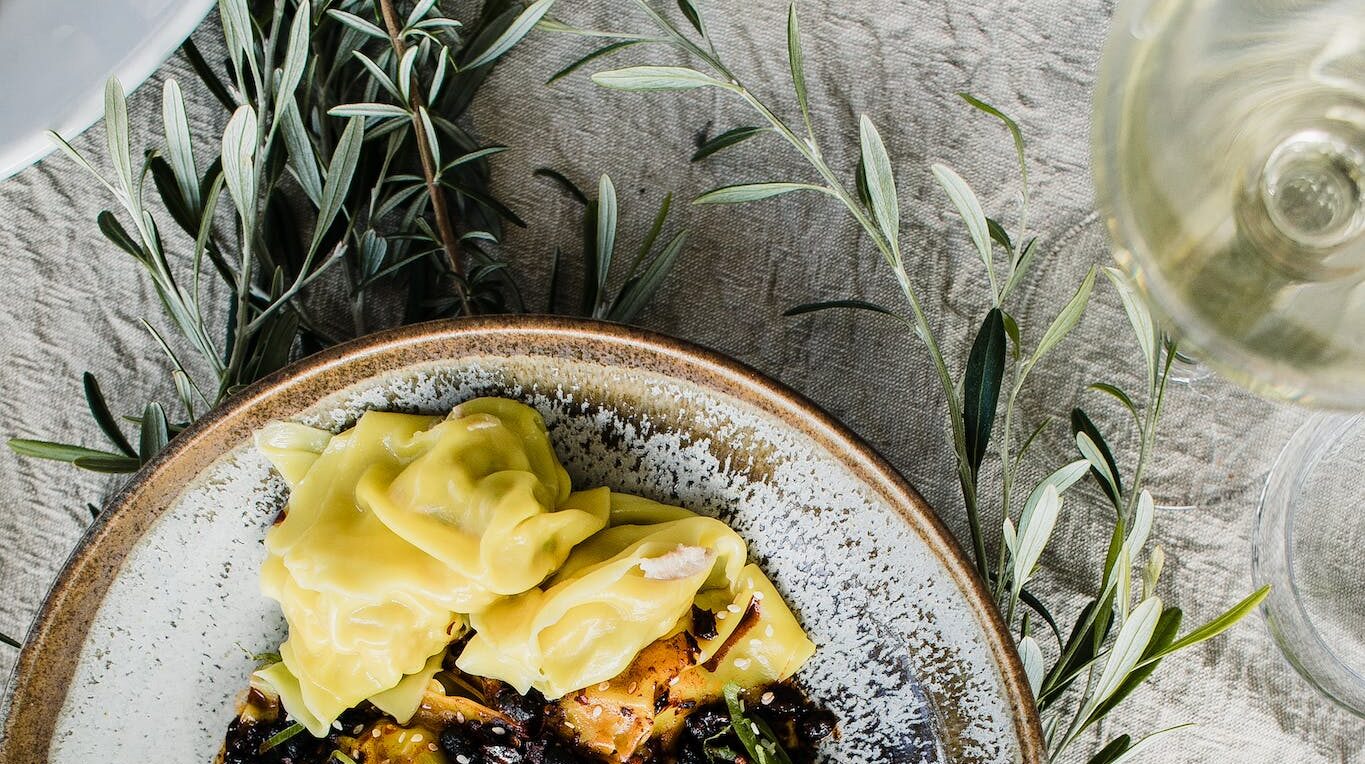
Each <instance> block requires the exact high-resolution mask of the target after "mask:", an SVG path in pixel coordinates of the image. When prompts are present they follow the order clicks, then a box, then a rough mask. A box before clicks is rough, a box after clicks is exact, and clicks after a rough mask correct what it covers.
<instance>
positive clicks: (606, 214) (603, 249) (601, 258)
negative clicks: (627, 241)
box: [593, 175, 617, 295]
mask: <svg viewBox="0 0 1365 764" xmlns="http://www.w3.org/2000/svg"><path fill="white" fill-rule="evenodd" d="M616 215H617V211H616V186H614V185H612V182H611V178H610V177H608V176H606V175H603V176H602V177H601V178H599V179H598V181H597V241H596V247H595V248H594V249H593V251H594V252H595V253H596V255H597V293H598V295H605V294H606V292H607V276H608V274H609V273H610V272H611V258H612V255H614V254H615V250H616Z"/></svg>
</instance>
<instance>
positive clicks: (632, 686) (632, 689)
mask: <svg viewBox="0 0 1365 764" xmlns="http://www.w3.org/2000/svg"><path fill="white" fill-rule="evenodd" d="M638 689H640V683H639V682H631V683H630V686H629V687H627V688H626V693H627V694H630V695H633V694H635V691H636V690H638Z"/></svg>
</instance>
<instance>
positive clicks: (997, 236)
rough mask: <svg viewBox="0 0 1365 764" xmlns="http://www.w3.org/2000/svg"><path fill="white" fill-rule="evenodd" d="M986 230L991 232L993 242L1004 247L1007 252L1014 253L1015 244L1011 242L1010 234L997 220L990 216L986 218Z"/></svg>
mask: <svg viewBox="0 0 1365 764" xmlns="http://www.w3.org/2000/svg"><path fill="white" fill-rule="evenodd" d="M986 228H987V229H988V230H989V231H990V234H991V241H994V242H995V243H996V244H999V245H1000V246H1002V247H1004V248H1005V251H1006V252H1013V251H1014V242H1013V241H1011V240H1010V235H1009V232H1008V231H1006V230H1005V227H1004V226H1002V225H1000V223H999V222H998V221H997V220H996V219H995V218H993V217H989V216H988V217H987V218H986Z"/></svg>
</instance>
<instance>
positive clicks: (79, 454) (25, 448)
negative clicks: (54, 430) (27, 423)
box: [9, 438, 136, 469]
mask: <svg viewBox="0 0 1365 764" xmlns="http://www.w3.org/2000/svg"><path fill="white" fill-rule="evenodd" d="M9 447H10V450H12V451H14V453H16V454H19V455H20V456H30V457H33V458H35V459H50V460H52V461H55V462H74V461H76V460H77V459H92V458H111V459H116V458H120V455H119V454H114V453H110V452H108V451H98V450H96V449H93V448H86V447H85V446H73V445H71V444H69V443H54V442H52V441H50V440H29V439H27V438H10V439H9ZM134 469H136V467H134Z"/></svg>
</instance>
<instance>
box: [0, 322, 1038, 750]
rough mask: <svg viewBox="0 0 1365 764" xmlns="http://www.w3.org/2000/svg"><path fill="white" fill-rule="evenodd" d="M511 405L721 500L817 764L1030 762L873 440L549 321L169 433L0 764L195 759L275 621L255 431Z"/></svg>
mask: <svg viewBox="0 0 1365 764" xmlns="http://www.w3.org/2000/svg"><path fill="white" fill-rule="evenodd" d="M480 395H504V396H509V397H512V398H517V399H519V400H522V401H525V402H527V403H529V404H531V405H532V406H535V407H536V408H537V409H539V410H540V412H541V413H542V414H543V415H544V416H545V420H546V422H547V424H548V426H549V429H550V433H551V436H552V437H553V439H554V442H555V447H556V449H557V451H558V453H559V456H560V458H561V459H562V460H563V461H564V462H565V465H566V466H567V468H568V469H569V472H570V474H571V475H572V476H573V478H574V481H575V484H577V485H608V486H610V487H612V488H616V489H620V490H625V491H630V492H635V493H640V494H643V495H646V496H649V497H651V498H655V499H659V500H664V501H669V502H675V503H678V504H681V505H684V506H687V507H690V508H693V509H696V510H698V511H702V512H705V513H709V514H713V515H717V516H719V517H721V518H723V519H724V520H726V521H727V522H730V523H732V524H733V525H734V526H735V528H736V529H737V530H738V531H739V532H740V533H741V534H742V535H743V536H744V537H745V538H746V539H747V540H748V541H749V542H750V548H751V550H752V553H753V555H754V557H755V558H756V560H757V561H758V562H760V563H761V564H762V565H763V567H764V569H765V570H766V571H767V572H768V574H769V576H770V577H771V578H772V579H773V581H774V582H776V585H777V586H778V588H779V589H781V590H782V591H783V593H784V594H785V596H786V597H787V599H788V601H789V602H790V603H791V604H792V606H793V609H794V610H795V611H796V612H797V614H798V615H799V617H800V618H801V620H802V622H803V623H804V625H805V627H806V628H807V630H808V631H809V633H810V635H811V638H812V639H813V640H814V641H815V643H816V644H817V645H818V650H817V652H816V654H815V657H814V658H813V659H812V660H811V661H810V663H809V664H808V665H807V666H806V667H805V668H804V669H803V670H802V672H801V674H800V675H799V679H800V680H801V682H802V683H803V684H804V685H805V686H806V687H807V688H809V690H810V691H811V692H812V694H813V695H815V696H816V697H818V698H819V699H820V700H822V701H823V702H825V703H826V704H827V705H829V706H830V707H832V708H833V709H834V710H835V711H836V713H838V715H839V716H840V717H841V718H842V724H841V728H842V739H840V740H839V741H837V742H836V743H833V744H830V745H827V746H826V748H825V749H824V751H823V753H822V756H823V759H824V760H825V761H831V762H850V763H857V764H882V763H884V762H912V763H913V762H954V763H957V762H961V763H962V764H987V763H991V764H994V763H997V762H999V763H1004V762H1020V761H1024V762H1035V761H1043V759H1044V755H1043V746H1042V742H1041V734H1040V730H1039V726H1038V717H1037V713H1036V711H1035V710H1034V706H1033V702H1032V700H1031V698H1030V696H1029V691H1028V688H1027V685H1026V682H1025V681H1024V678H1023V671H1022V669H1021V667H1020V664H1019V660H1018V658H1017V656H1016V654H1015V652H1014V650H1013V647H1012V643H1011V641H1010V638H1009V635H1008V634H1007V633H1006V631H1005V629H1004V627H1003V626H1002V624H1001V621H1000V619H999V617H998V615H997V613H996V611H995V610H994V608H993V607H992V605H991V604H990V600H989V597H988V596H987V594H986V592H985V590H984V589H983V587H982V586H981V584H980V581H979V580H978V579H977V578H976V577H975V576H974V574H973V573H972V571H971V569H970V566H969V564H968V562H967V560H966V558H965V556H964V555H963V554H962V552H961V550H960V549H959V548H958V546H957V545H956V543H955V542H954V541H953V539H952V537H951V536H950V535H949V533H948V531H947V530H946V529H945V528H944V526H943V525H942V524H941V523H940V522H939V520H938V519H937V518H936V517H935V515H934V513H933V511H932V510H931V509H930V508H929V507H928V506H927V505H926V504H925V502H924V500H923V499H921V498H920V497H919V495H918V494H916V493H915V491H914V490H913V489H912V488H911V487H910V486H909V485H908V484H906V482H905V481H904V480H903V479H902V478H901V477H899V476H898V475H897V474H896V473H895V472H894V471H893V470H892V469H891V467H890V466H889V465H888V464H887V463H886V462H885V461H884V460H883V459H882V458H881V457H879V456H877V454H875V453H874V452H873V451H872V450H871V449H869V448H868V446H867V445H866V444H864V443H863V442H862V441H860V440H859V439H858V438H857V437H856V436H854V435H853V434H852V433H850V432H849V431H848V430H847V429H845V428H844V427H843V426H841V425H840V424H839V423H837V422H836V421H834V420H833V419H831V418H830V417H829V416H828V415H826V414H824V413H822V412H821V411H820V410H819V409H818V408H816V407H815V406H814V405H812V404H811V403H810V402H808V401H806V400H805V399H803V398H801V397H800V396H799V395H797V394H796V393H794V392H792V391H790V390H788V389H786V388H784V387H782V386H781V385H779V384H777V383H775V382H773V381H771V380H769V379H766V378H764V377H762V376H760V375H759V374H757V373H756V372H754V371H752V370H750V369H748V368H746V367H744V366H742V365H741V364H738V363H736V362H734V361H732V360H729V359H726V358H724V357H722V356H719V355H717V354H715V353H711V352H709V351H706V350H703V349H700V348H697V347H695V346H692V345H688V344H686V343H683V342H680V341H678V340H674V339H670V338H667V337H663V336H660V335H656V334H651V333H647V332H643V331H639V330H635V329H627V328H624V327H620V326H616V325H610V324H603V323H595V322H587V321H575V320H564V319H553V318H534V317H531V318H527V317H522V318H505V317H500V318H483V319H476V320H459V321H451V322H441V323H433V324H426V325H421V326H414V327H408V328H405V329H401V330H396V331H392V332H388V333H384V334H379V335H375V336H372V337H369V338H366V339H363V340H359V341H356V342H353V343H349V344H347V345H343V346H340V347H337V348H334V349H332V350H329V351H326V352H324V353H321V354H318V355H316V356H313V357H311V358H308V359H306V360H304V361H302V362H300V363H298V364H295V365H294V366H292V367H290V368H289V369H286V370H285V371H283V372H281V373H279V374H277V375H275V376H273V377H271V378H269V379H267V380H264V381H262V382H261V383H259V384H257V385H254V386H253V387H251V388H250V389H248V390H246V391H244V392H243V393H241V394H240V395H238V396H236V397H235V398H233V399H232V400H230V401H229V402H227V403H226V404H225V405H224V406H222V407H221V408H219V409H218V410H217V411H216V412H214V413H213V414H211V415H209V416H207V417H205V418H204V419H202V420H201V421H200V422H198V423H197V424H196V425H195V426H194V427H193V428H191V429H190V430H188V431H186V432H185V433H183V434H182V435H180V436H179V437H177V438H176V439H175V441H174V442H173V443H172V444H171V446H170V447H169V448H168V449H167V450H166V451H165V453H163V454H162V455H161V456H159V457H158V458H157V459H156V460H155V461H154V462H153V463H152V464H149V465H148V466H147V467H146V468H145V469H144V470H143V471H142V472H141V473H139V474H138V475H137V476H136V477H135V478H134V479H133V481H132V482H131V483H130V484H129V485H128V487H127V488H125V489H124V490H123V491H122V492H121V493H120V494H119V495H118V496H116V497H115V498H114V499H113V500H112V501H111V503H110V505H109V506H108V508H107V509H106V511H105V512H104V513H103V514H102V515H101V516H100V519H99V521H98V522H97V523H96V524H95V526H94V527H93V528H92V529H91V530H90V532H89V534H88V535H87V537H86V539H85V540H84V542H83V543H82V545H81V547H80V548H79V549H78V550H77V552H76V553H75V554H74V555H73V557H72V558H71V560H70V562H69V563H68V565H67V567H66V569H65V570H64V571H63V573H62V574H61V576H60V578H59V579H58V582H57V584H56V586H55V587H54V589H53V591H52V593H51V594H50V595H49V598H48V601H47V603H46V605H45V606H44V609H43V611H42V614H41V616H40V617H39V619H38V621H37V623H36V625H35V626H34V629H33V632H32V633H31V635H30V637H29V640H28V643H27V646H26V647H25V649H24V651H23V653H22V655H21V656H20V660H19V663H18V667H17V674H16V677H15V681H14V683H13V687H14V691H13V700H12V705H11V709H10V714H9V716H8V719H7V720H6V722H5V728H4V734H5V740H4V743H3V747H2V748H0V764H20V763H21V762H23V763H25V764H27V763H28V762H52V763H53V764H67V763H68V762H72V763H74V762H80V763H81V764H87V763H88V762H91V761H119V762H133V761H175V762H185V763H186V764H188V763H189V762H196V761H200V762H207V761H210V760H211V759H212V757H213V755H214V754H215V753H216V751H217V749H218V747H219V745H220V744H221V740H222V735H223V732H224V730H225V728H226V725H227V723H228V721H229V720H230V718H231V716H232V713H233V697H234V696H235V695H236V694H237V693H238V692H239V691H240V690H241V689H242V688H243V686H244V684H245V682H246V677H247V676H248V674H249V673H250V671H251V669H252V667H253V665H254V664H253V660H252V658H251V657H250V656H251V654H252V653H256V652H259V651H264V650H268V649H273V648H274V646H275V645H276V644H277V643H278V641H279V640H280V638H281V634H282V631H283V622H282V618H281V616H280V613H279V611H278V608H277V606H276V605H275V603H273V602H271V601H268V600H266V599H265V598H263V597H262V596H261V595H260V593H259V590H258V584H257V576H256V571H257V569H258V567H259V564H260V562H261V560H262V558H263V555H264V549H263V546H262V537H263V535H264V532H265V530H266V528H268V527H269V525H270V523H271V521H272V520H273V519H274V517H275V516H276V514H277V513H278V512H279V510H280V508H281V507H282V506H283V503H284V499H285V492H284V486H283V483H282V481H281V480H280V479H279V478H278V477H277V476H275V475H274V474H272V472H271V470H270V468H269V466H268V465H267V463H266V461H265V459H264V458H263V457H262V456H261V455H260V454H258V453H257V452H256V451H255V449H254V447H253V446H252V445H251V438H250V436H251V433H252V431H253V430H255V429H256V428H258V427H260V426H261V425H263V424H265V423H266V422H269V421H271V420H277V419H294V420H298V421H302V422H306V423H309V424H313V425H318V426H323V427H327V428H331V429H333V430H340V429H342V428H344V427H346V426H348V425H349V424H350V423H351V422H353V421H354V420H355V418H356V417H357V416H358V415H359V414H360V413H361V412H362V411H365V410H366V409H387V410H398V411H407V412H426V413H443V412H446V411H448V410H449V409H450V408H451V406H453V405H454V404H456V403H458V402H460V401H462V400H466V399H468V398H471V397H475V396H480Z"/></svg>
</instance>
